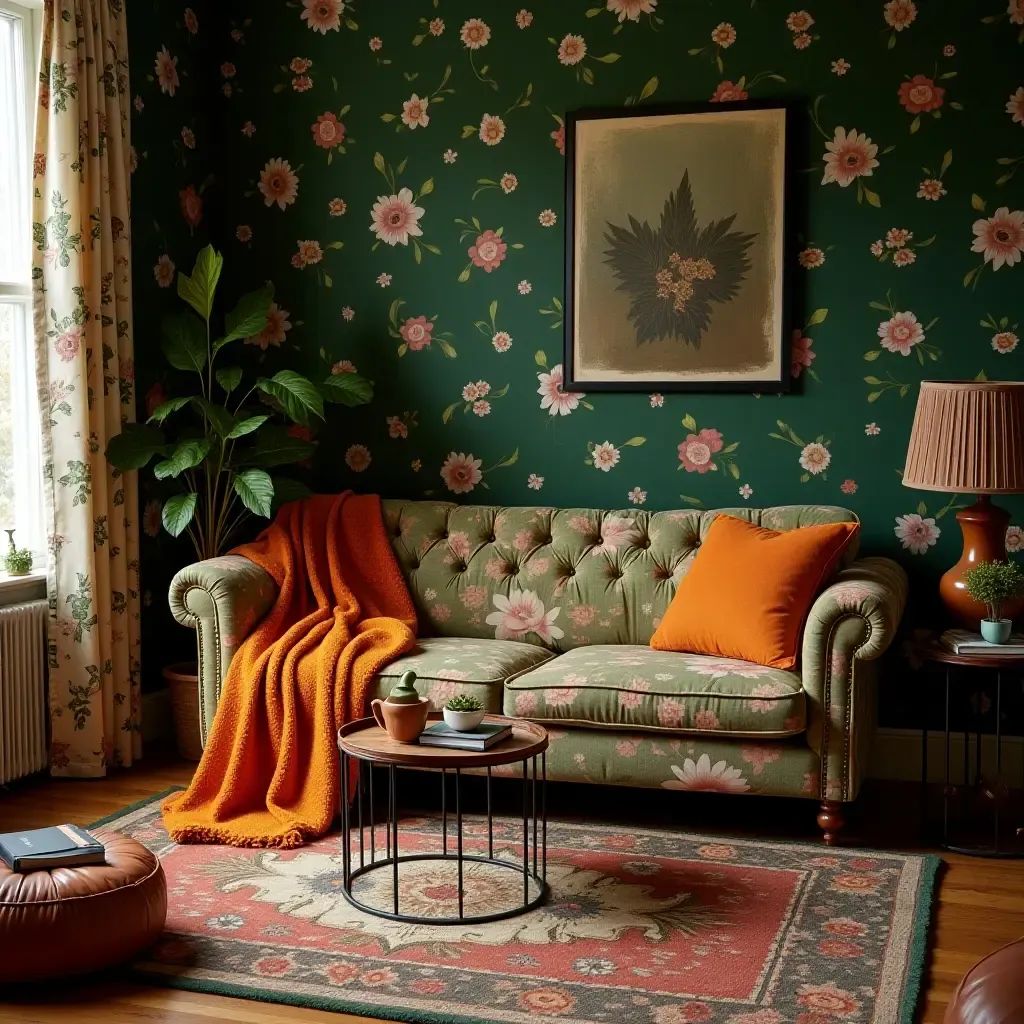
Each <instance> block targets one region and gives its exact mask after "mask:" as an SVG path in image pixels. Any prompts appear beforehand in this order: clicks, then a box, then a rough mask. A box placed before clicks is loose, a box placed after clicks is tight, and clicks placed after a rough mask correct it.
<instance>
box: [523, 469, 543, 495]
mask: <svg viewBox="0 0 1024 1024" xmlns="http://www.w3.org/2000/svg"><path fill="white" fill-rule="evenodd" d="M526 486H527V487H529V488H530V490H531V491H539V490H540V489H541V488H542V487H543V486H544V477H542V476H537V474H536V473H531V474H530V475H529V476H528V477H527V478H526Z"/></svg>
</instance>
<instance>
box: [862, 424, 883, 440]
mask: <svg viewBox="0 0 1024 1024" xmlns="http://www.w3.org/2000/svg"><path fill="white" fill-rule="evenodd" d="M881 432H882V428H881V427H880V426H879V425H878V424H877V423H865V424H864V433H865V434H867V435H868V437H875V436H876V435H877V434H880V433H881Z"/></svg>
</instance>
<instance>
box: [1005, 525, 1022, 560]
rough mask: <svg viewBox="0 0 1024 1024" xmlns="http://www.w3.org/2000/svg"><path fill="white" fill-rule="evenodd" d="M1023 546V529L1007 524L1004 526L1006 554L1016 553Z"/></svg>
mask: <svg viewBox="0 0 1024 1024" xmlns="http://www.w3.org/2000/svg"><path fill="white" fill-rule="evenodd" d="M1022 548H1024V530H1021V528H1020V527H1019V526H1008V527H1007V528H1006V551H1007V554H1016V553H1017V552H1018V551H1020V550H1021V549H1022Z"/></svg>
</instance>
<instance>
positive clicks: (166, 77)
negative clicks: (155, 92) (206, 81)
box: [153, 46, 181, 96]
mask: <svg viewBox="0 0 1024 1024" xmlns="http://www.w3.org/2000/svg"><path fill="white" fill-rule="evenodd" d="M153 66H154V69H155V71H156V80H157V81H158V82H159V83H160V91H161V92H165V93H167V95H168V96H173V95H174V90H175V89H177V88H178V86H179V85H180V84H181V83H180V81H179V80H178V58H177V57H172V56H171V55H170V54H169V53H168V52H167V47H166V46H163V47H161V48H160V49H159V50H158V51H157V54H156V61H155V62H154V65H153Z"/></svg>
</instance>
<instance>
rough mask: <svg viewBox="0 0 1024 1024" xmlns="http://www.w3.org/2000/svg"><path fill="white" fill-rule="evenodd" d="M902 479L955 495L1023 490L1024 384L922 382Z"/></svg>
mask: <svg viewBox="0 0 1024 1024" xmlns="http://www.w3.org/2000/svg"><path fill="white" fill-rule="evenodd" d="M903 483H904V484H905V485H906V486H907V487H916V488H920V489H921V490H925V491H947V492H950V493H954V492H955V493H959V494H1019V493H1022V492H1024V382H1018V381H975V380H966V381H960V380H924V381H921V394H920V395H919V397H918V399H917V411H916V412H915V414H914V426H913V428H912V429H911V432H910V445H909V447H908V449H907V465H906V468H905V469H904V472H903Z"/></svg>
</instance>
